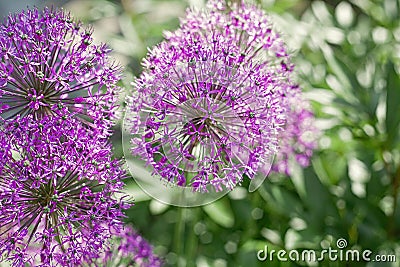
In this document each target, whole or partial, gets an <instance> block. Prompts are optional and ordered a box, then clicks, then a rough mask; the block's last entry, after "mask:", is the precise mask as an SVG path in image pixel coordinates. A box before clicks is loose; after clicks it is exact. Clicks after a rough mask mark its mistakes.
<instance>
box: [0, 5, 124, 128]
mask: <svg viewBox="0 0 400 267" xmlns="http://www.w3.org/2000/svg"><path fill="white" fill-rule="evenodd" d="M109 53H110V49H109V48H108V47H107V46H106V45H104V44H99V45H97V44H93V40H92V30H91V29H90V28H86V29H85V28H84V27H83V26H82V25H81V24H80V23H79V22H75V21H74V20H73V19H72V18H71V16H70V15H69V14H68V13H66V12H64V11H63V10H57V9H49V8H45V9H44V10H43V11H39V10H37V9H36V8H35V9H31V10H26V11H22V12H21V13H18V14H15V15H9V17H8V19H7V20H6V21H5V23H4V24H3V25H1V26H0V117H2V118H4V119H13V118H15V117H16V116H18V115H19V116H20V117H25V116H27V115H32V117H33V118H34V119H40V118H42V117H47V116H53V117H60V116H64V115H65V113H67V114H73V115H74V117H76V118H79V120H81V121H82V122H83V123H84V124H85V125H86V126H89V127H90V128H91V129H92V130H96V131H97V132H98V133H99V134H102V135H108V134H109V133H110V131H109V130H110V127H111V126H112V125H113V119H114V117H115V113H116V105H117V100H118V99H117V93H118V91H119V90H118V87H117V86H116V83H117V81H118V80H119V76H120V70H119V69H120V68H119V67H118V66H117V65H115V64H114V63H112V62H109V57H108V54H109Z"/></svg>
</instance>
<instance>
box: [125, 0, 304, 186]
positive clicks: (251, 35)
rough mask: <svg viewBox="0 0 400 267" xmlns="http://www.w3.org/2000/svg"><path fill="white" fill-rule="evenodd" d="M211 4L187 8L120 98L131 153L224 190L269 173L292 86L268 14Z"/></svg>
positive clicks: (178, 179) (187, 182)
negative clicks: (132, 90)
mask: <svg viewBox="0 0 400 267" xmlns="http://www.w3.org/2000/svg"><path fill="white" fill-rule="evenodd" d="M223 3H224V1H213V2H211V3H210V4H209V7H208V9H207V10H206V11H203V10H202V11H193V10H190V11H188V13H187V15H186V18H185V19H183V20H181V24H180V28H179V29H178V30H176V31H175V32H168V33H166V35H165V38H166V40H165V41H163V42H162V43H160V44H159V45H157V46H156V47H154V48H153V49H152V50H151V51H150V52H149V54H148V56H147V58H146V59H145V60H144V64H143V65H144V67H145V70H144V73H143V74H142V76H141V77H140V78H139V79H138V80H136V81H135V82H134V87H135V89H136V92H135V93H134V94H133V95H132V96H131V97H130V98H128V101H127V102H128V108H129V113H128V115H129V117H127V118H126V121H128V122H129V124H130V125H131V133H132V135H133V138H132V145H133V148H132V152H133V154H134V155H140V156H141V157H142V158H143V159H144V160H146V162H147V163H148V164H149V165H152V166H153V169H154V173H156V174H158V175H160V176H161V177H162V178H164V179H165V180H167V181H170V182H174V183H176V184H178V185H181V186H191V187H193V189H194V190H196V191H207V190H208V189H207V186H208V185H209V184H212V185H214V187H215V188H216V190H217V191H219V190H222V188H224V187H225V188H228V189H232V188H233V187H234V186H235V185H236V184H237V183H238V182H240V181H241V180H242V178H243V177H244V176H246V177H249V178H250V179H251V178H253V177H254V175H255V174H256V172H258V171H263V170H265V172H268V171H269V167H268V160H269V159H270V158H271V154H273V153H275V152H276V151H277V148H278V141H279V140H278V138H277V137H278V136H279V133H281V132H282V131H283V129H284V126H285V115H286V112H287V109H288V100H287V99H288V98H289V97H290V95H292V94H295V93H296V91H297V90H299V89H298V86H296V85H294V84H293V82H292V81H291V77H290V76H291V72H292V70H293V66H292V64H291V62H290V58H289V55H288V53H287V51H286V48H285V46H284V44H283V41H282V40H281V38H280V37H279V35H278V34H277V33H276V32H275V31H274V30H273V28H272V26H271V23H270V19H269V17H267V16H266V15H265V13H264V12H263V11H262V10H260V9H258V8H257V7H255V6H251V5H246V4H243V3H242V4H233V5H232V6H230V7H227V6H226V5H225V4H223Z"/></svg>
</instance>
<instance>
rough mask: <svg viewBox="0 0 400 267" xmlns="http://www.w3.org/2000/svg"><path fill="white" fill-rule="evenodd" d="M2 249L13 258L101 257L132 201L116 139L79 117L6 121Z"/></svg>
mask: <svg viewBox="0 0 400 267" xmlns="http://www.w3.org/2000/svg"><path fill="white" fill-rule="evenodd" d="M0 130H1V131H0V229H1V231H0V256H1V258H2V259H3V260H8V261H11V262H12V263H13V266H25V264H28V265H29V266H77V265H79V264H81V263H83V262H92V261H93V260H94V259H96V258H98V257H99V256H100V254H101V252H102V251H104V250H105V249H106V248H107V246H108V245H109V244H108V240H109V238H110V236H111V235H112V234H113V233H114V232H118V231H119V229H120V228H121V227H122V226H121V224H122V222H121V219H122V217H123V216H124V215H123V210H124V209H126V208H128V207H129V205H130V204H129V201H128V200H127V199H126V196H122V195H121V194H120V190H121V188H122V187H123V182H122V181H121V179H122V178H124V177H125V175H126V174H125V172H124V170H123V169H122V168H121V164H120V162H119V161H116V160H112V159H111V149H110V146H109V145H108V144H106V143H104V141H101V140H99V139H98V138H96V137H95V136H94V135H93V133H92V132H90V131H88V129H86V128H84V127H82V126H80V123H79V122H78V121H75V120H74V119H73V118H67V119H65V120H64V119H61V118H60V119H54V118H51V119H48V118H43V119H41V120H39V121H35V120H32V118H31V117H30V116H27V117H25V118H22V119H20V118H19V117H17V118H15V119H14V120H13V121H3V124H0Z"/></svg>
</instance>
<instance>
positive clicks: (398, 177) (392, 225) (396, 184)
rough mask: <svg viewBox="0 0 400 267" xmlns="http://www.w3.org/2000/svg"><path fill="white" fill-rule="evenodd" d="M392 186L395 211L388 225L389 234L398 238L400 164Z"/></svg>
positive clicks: (390, 236) (392, 237)
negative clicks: (397, 212)
mask: <svg viewBox="0 0 400 267" xmlns="http://www.w3.org/2000/svg"><path fill="white" fill-rule="evenodd" d="M392 188H393V212H392V214H391V215H390V217H389V227H388V235H389V238H391V239H395V238H396V234H397V232H396V210H397V199H398V197H399V188H400V166H399V167H398V168H397V170H396V172H395V174H394V176H393V179H392Z"/></svg>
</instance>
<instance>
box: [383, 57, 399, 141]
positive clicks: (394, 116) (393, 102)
mask: <svg viewBox="0 0 400 267" xmlns="http://www.w3.org/2000/svg"><path fill="white" fill-rule="evenodd" d="M386 80H387V87H386V91H387V97H386V131H387V134H388V144H387V145H388V147H391V146H392V144H393V141H394V140H395V139H396V138H397V137H398V134H399V125H400V116H399V114H400V105H399V99H400V78H399V75H398V74H397V73H396V70H395V68H394V65H393V63H392V62H390V63H389V64H388V75H387V79H386Z"/></svg>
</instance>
